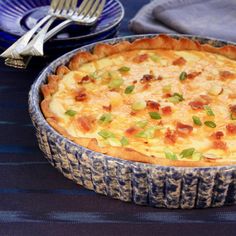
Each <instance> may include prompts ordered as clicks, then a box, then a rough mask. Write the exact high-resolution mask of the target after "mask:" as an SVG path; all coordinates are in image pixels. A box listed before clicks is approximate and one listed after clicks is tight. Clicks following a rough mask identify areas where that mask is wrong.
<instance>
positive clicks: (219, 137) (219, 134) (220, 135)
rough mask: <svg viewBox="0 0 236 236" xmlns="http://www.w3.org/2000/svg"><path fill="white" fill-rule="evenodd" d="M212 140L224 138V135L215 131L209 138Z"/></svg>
mask: <svg viewBox="0 0 236 236" xmlns="http://www.w3.org/2000/svg"><path fill="white" fill-rule="evenodd" d="M210 137H211V138H212V139H217V140H220V139H221V138H223V137H224V133H223V132H222V131H216V132H215V133H213V134H212V135H211V136H210Z"/></svg>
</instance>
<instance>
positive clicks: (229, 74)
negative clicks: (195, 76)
mask: <svg viewBox="0 0 236 236" xmlns="http://www.w3.org/2000/svg"><path fill="white" fill-rule="evenodd" d="M219 75H220V79H221V80H227V79H234V78H235V74H234V73H232V72H230V71H227V70H224V71H220V73H219Z"/></svg>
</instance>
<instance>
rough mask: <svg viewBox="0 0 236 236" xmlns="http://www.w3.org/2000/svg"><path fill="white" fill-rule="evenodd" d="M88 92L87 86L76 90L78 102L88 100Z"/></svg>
mask: <svg viewBox="0 0 236 236" xmlns="http://www.w3.org/2000/svg"><path fill="white" fill-rule="evenodd" d="M87 98H88V97H87V94H86V90H85V88H81V89H79V90H78V91H77V92H76V96H75V100H76V101H78V102H83V101H85V100H87Z"/></svg>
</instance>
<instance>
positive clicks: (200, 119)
mask: <svg viewBox="0 0 236 236" xmlns="http://www.w3.org/2000/svg"><path fill="white" fill-rule="evenodd" d="M58 71H59V72H58V75H54V76H53V75H52V76H51V78H49V83H48V84H46V85H43V87H42V91H43V94H44V97H45V99H44V101H43V102H42V110H43V112H44V115H45V116H46V118H48V122H49V123H50V124H51V125H52V126H53V127H54V128H56V129H57V130H58V131H59V132H60V133H62V134H64V135H65V136H66V137H69V138H70V139H72V140H74V141H75V142H77V143H79V144H82V145H83V143H84V142H82V141H81V142H82V143H81V142H80V141H79V140H87V142H85V143H84V145H85V146H87V147H89V148H91V149H93V150H95V151H100V152H102V153H107V154H109V155H114V156H118V157H120V158H124V159H130V160H135V161H143V162H149V163H157V164H158V163H159V164H163V165H168V164H170V165H177V166H178V165H180V166H181V165H182V166H188V165H189V166H194V165H196V166H197V165H199V164H197V163H201V164H200V165H203V166H206V165H212V163H213V165H214V163H217V164H216V165H220V163H224V164H225V163H231V164H232V163H236V61H235V60H233V59H230V58H228V57H226V56H224V55H220V54H217V53H213V52H207V51H204V50H192V49H188V50H183V49H181V48H180V50H173V49H168V48H157V49H142V48H141V49H133V50H125V51H120V52H118V53H113V54H111V55H107V56H105V57H102V58H97V59H94V60H91V61H89V62H85V63H83V64H81V65H80V66H78V68H76V69H71V68H70V69H68V68H67V67H65V66H61V67H60V68H59V69H58ZM50 86H51V87H50ZM52 87H53V89H51V88H52ZM50 89H51V90H50ZM48 90H50V92H48ZM45 107H46V108H45ZM91 142H93V145H91ZM89 143H90V145H89ZM119 150H120V151H119ZM134 152H135V153H136V154H132V153H134ZM137 154H138V155H137ZM132 156H134V158H133V157H132ZM142 157H143V158H142ZM178 163H179V164H178Z"/></svg>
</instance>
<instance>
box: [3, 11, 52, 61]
mask: <svg viewBox="0 0 236 236" xmlns="http://www.w3.org/2000/svg"><path fill="white" fill-rule="evenodd" d="M51 17H52V15H47V16H45V17H44V18H43V19H42V20H40V21H39V22H38V23H37V24H36V25H35V26H34V27H33V28H32V29H31V30H29V31H28V32H27V33H25V34H24V35H23V36H22V37H20V38H19V39H18V40H17V41H16V42H15V43H14V44H12V45H11V46H10V47H9V48H8V49H7V50H5V51H4V52H3V53H2V54H1V55H0V56H1V57H5V58H9V57H10V58H16V59H21V58H22V57H21V56H20V52H21V51H22V49H23V48H24V47H25V46H26V45H27V44H28V42H29V41H30V39H31V38H32V37H33V35H34V34H35V32H36V31H37V30H38V29H39V28H40V27H41V26H42V25H43V24H44V23H45V22H47V21H48V20H49V19H50V18H51Z"/></svg>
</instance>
